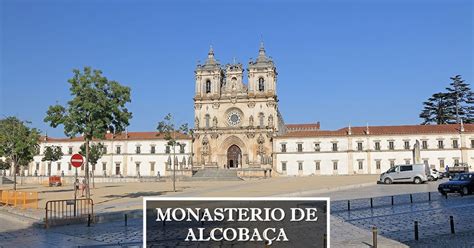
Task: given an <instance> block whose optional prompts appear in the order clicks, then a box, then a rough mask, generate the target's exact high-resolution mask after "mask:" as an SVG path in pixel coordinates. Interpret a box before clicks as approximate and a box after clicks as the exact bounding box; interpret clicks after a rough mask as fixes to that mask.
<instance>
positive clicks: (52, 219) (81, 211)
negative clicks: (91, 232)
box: [45, 198, 94, 228]
mask: <svg viewBox="0 0 474 248" xmlns="http://www.w3.org/2000/svg"><path fill="white" fill-rule="evenodd" d="M45 210H46V215H45V228H48V227H49V226H50V225H51V224H59V223H65V224H70V223H75V222H78V221H88V219H89V218H90V219H89V220H91V221H92V222H94V201H92V199H90V198H88V199H76V200H74V199H72V200H54V201H47V202H46V208H45Z"/></svg>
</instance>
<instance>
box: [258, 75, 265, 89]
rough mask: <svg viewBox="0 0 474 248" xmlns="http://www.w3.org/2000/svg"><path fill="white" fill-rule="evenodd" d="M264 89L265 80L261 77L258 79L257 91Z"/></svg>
mask: <svg viewBox="0 0 474 248" xmlns="http://www.w3.org/2000/svg"><path fill="white" fill-rule="evenodd" d="M264 90H265V80H264V79H263V78H259V79H258V91H264Z"/></svg>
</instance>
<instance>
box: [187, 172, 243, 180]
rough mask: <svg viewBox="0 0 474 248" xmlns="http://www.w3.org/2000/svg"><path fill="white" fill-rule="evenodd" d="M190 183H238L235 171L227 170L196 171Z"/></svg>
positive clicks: (238, 178)
mask: <svg viewBox="0 0 474 248" xmlns="http://www.w3.org/2000/svg"><path fill="white" fill-rule="evenodd" d="M189 180H190V181H240V180H242V178H240V177H238V176H237V171H236V170H227V169H203V170H198V171H197V172H196V173H195V174H194V175H193V176H192V177H191V178H189Z"/></svg>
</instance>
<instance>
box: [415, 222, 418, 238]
mask: <svg viewBox="0 0 474 248" xmlns="http://www.w3.org/2000/svg"><path fill="white" fill-rule="evenodd" d="M415 240H418V221H415Z"/></svg>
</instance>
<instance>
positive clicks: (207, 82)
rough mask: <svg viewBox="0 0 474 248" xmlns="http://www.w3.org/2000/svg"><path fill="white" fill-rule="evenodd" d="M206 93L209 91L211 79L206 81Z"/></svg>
mask: <svg viewBox="0 0 474 248" xmlns="http://www.w3.org/2000/svg"><path fill="white" fill-rule="evenodd" d="M206 93H211V81H210V80H207V81H206Z"/></svg>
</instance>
